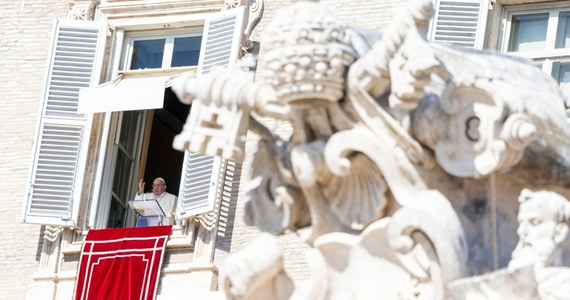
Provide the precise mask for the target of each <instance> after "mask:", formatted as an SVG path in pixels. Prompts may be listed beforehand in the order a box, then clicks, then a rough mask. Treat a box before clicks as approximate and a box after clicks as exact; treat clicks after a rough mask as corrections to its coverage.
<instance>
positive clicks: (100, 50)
mask: <svg viewBox="0 0 570 300" xmlns="http://www.w3.org/2000/svg"><path fill="white" fill-rule="evenodd" d="M225 2H227V3H224V1H222V0H208V1H172V2H165V1H125V0H123V1H120V0H113V1H111V0H107V1H68V2H63V3H62V2H61V1H36V2H33V3H28V2H26V1H22V2H20V3H15V2H14V3H11V2H10V3H1V4H0V8H1V11H3V12H4V14H5V17H3V18H2V21H1V22H2V26H1V28H2V32H1V34H0V52H1V53H2V55H1V56H0V57H1V58H0V66H1V73H0V87H2V91H3V93H2V96H0V102H1V105H2V109H1V110H0V113H1V114H3V119H4V121H3V122H2V123H1V124H2V125H3V126H2V128H3V130H2V131H1V132H2V133H1V134H2V138H1V139H0V143H2V144H3V145H2V147H0V149H2V150H1V151H2V156H1V158H0V159H1V160H2V163H1V165H2V169H1V170H2V171H1V172H2V176H1V178H3V179H2V180H3V181H2V182H3V183H4V185H5V186H6V187H7V193H6V195H7V199H5V200H4V205H3V209H2V210H0V211H1V217H2V218H1V221H0V224H2V230H1V231H0V232H1V233H0V234H1V235H2V238H3V239H4V241H6V242H4V243H2V245H1V246H0V247H1V248H0V255H1V258H2V260H1V261H2V263H1V264H0V266H1V268H2V272H1V274H2V275H0V298H8V297H11V298H15V299H24V298H29V299H69V298H71V297H72V296H73V288H74V280H75V276H76V273H77V262H78V258H79V253H80V249H81V243H82V239H83V238H84V237H85V234H86V232H87V231H88V230H89V229H92V228H110V227H128V226H133V225H134V216H133V215H132V214H131V213H129V210H128V206H127V200H129V199H131V198H132V197H134V193H135V191H136V187H137V182H138V179H139V178H144V179H145V181H146V182H147V186H148V185H150V182H151V181H152V179H153V178H154V177H157V176H161V177H164V178H165V179H166V181H167V183H168V190H169V191H170V192H172V193H176V194H177V195H178V197H179V201H180V203H181V204H182V205H181V206H182V207H181V208H180V209H179V210H178V211H177V214H178V215H177V217H178V220H179V221H178V223H177V224H176V225H175V229H174V231H173V233H172V235H171V238H170V240H169V244H168V245H167V254H166V256H165V262H164V265H163V270H162V275H161V279H160V283H159V290H158V298H159V299H160V298H164V299H166V298H177V297H184V296H186V297H199V298H206V297H210V298H215V297H220V298H223V294H222V293H221V292H220V290H221V287H220V286H219V280H218V279H219V278H218V277H219V274H220V272H223V270H221V269H220V268H222V266H223V261H224V258H225V257H226V256H227V255H228V254H230V253H234V252H237V251H239V250H240V249H241V248H243V247H244V246H245V245H246V244H247V243H248V242H249V241H251V240H253V239H254V238H255V237H256V236H257V235H258V234H259V231H258V230H257V229H254V228H250V227H247V226H245V224H244V223H243V220H242V217H243V202H244V201H245V195H244V193H245V186H247V173H248V171H249V169H248V168H249V167H248V165H247V162H248V159H249V156H248V154H250V153H251V152H252V151H251V150H250V149H253V148H254V147H255V140H256V138H255V136H254V135H253V134H252V135H251V138H250V139H249V140H248V143H247V144H246V151H245V158H244V163H243V164H241V163H235V162H230V161H223V160H220V159H217V158H206V159H204V158H201V157H197V156H194V155H192V154H189V153H186V154H185V153H183V152H180V151H176V150H173V149H172V140H173V139H174V137H175V135H176V134H177V133H178V132H180V130H182V127H183V124H184V122H185V118H186V115H187V114H188V113H189V111H190V108H189V107H188V106H184V105H182V104H180V103H179V102H178V101H177V100H176V99H175V98H174V97H172V94H171V92H170V91H169V89H168V87H169V80H172V79H173V78H175V77H176V76H177V74H180V73H181V72H186V71H195V72H198V73H200V72H207V68H208V62H207V59H206V58H205V57H206V53H205V52H207V51H210V52H208V53H217V52H216V50H215V48H216V45H215V44H208V45H205V44H207V43H206V39H207V37H213V36H214V35H215V34H218V33H217V32H213V31H210V29H212V30H213V28H215V27H216V24H221V23H224V22H225V23H228V22H229V23H230V25H229V27H228V30H229V31H228V32H221V33H219V34H221V35H222V36H223V37H224V38H225V40H224V42H222V44H223V45H222V46H233V47H229V48H228V49H226V50H224V51H225V52H224V51H222V52H223V54H224V55H226V56H224V58H223V59H225V63H226V64H230V63H232V62H233V61H235V60H237V58H238V56H239V54H240V51H241V48H242V47H243V46H244V45H245V42H246V40H244V39H242V37H243V36H244V35H245V36H248V37H249V40H252V41H262V39H263V29H264V28H265V27H266V26H267V23H268V22H269V21H270V20H271V18H272V16H274V15H275V14H277V13H278V10H279V8H282V7H284V6H286V5H288V4H290V3H291V2H292V1H266V2H265V3H264V5H265V10H264V12H263V18H262V19H261V21H260V23H259V24H258V25H257V27H255V29H254V30H253V32H248V24H249V23H248V22H251V21H252V20H253V19H254V18H255V13H253V12H251V11H252V9H250V8H249V9H248V8H244V7H243V4H245V3H231V2H232V1H225ZM233 2H239V1H233ZM403 2H404V1H399V0H395V1H372V0H370V1H358V2H354V1H341V0H336V1H329V0H326V1H324V0H323V1H321V3H322V4H323V5H326V6H328V7H329V8H331V9H332V10H333V11H335V12H336V14H337V15H338V16H339V18H340V19H342V20H345V21H347V22H348V23H349V24H352V25H355V26H359V27H362V28H366V29H367V30H370V31H371V32H372V31H375V30H382V29H383V28H385V27H386V26H387V25H388V24H389V22H390V20H391V19H392V17H393V16H394V15H395V13H396V11H397V9H398V7H401V6H402V4H403ZM254 3H257V4H258V5H259V3H260V2H259V1H258V2H254ZM435 4H436V15H435V17H434V21H433V24H432V26H431V30H430V32H429V33H428V37H429V38H430V39H431V40H433V41H436V42H451V43H454V44H456V45H458V46H463V47H471V48H477V49H483V48H485V49H489V50H496V51H499V52H502V53H507V54H512V55H517V56H521V57H523V58H526V59H532V60H533V61H534V62H535V64H537V66H539V67H540V68H542V70H543V71H544V72H546V73H549V74H551V75H552V76H553V77H554V78H555V79H556V80H558V82H560V84H561V86H562V87H564V86H565V84H567V82H570V76H567V75H566V74H567V73H568V74H570V68H569V67H568V66H570V62H569V61H568V57H570V52H569V51H568V50H566V40H567V39H568V37H567V36H568V35H570V33H566V28H567V27H568V26H567V24H566V22H567V20H566V19H567V18H568V16H570V3H568V2H565V1H548V2H538V1H486V0H482V1H453V2H447V1H436V3H435ZM216 22H220V23H216ZM212 24H213V25H212ZM569 24H570V23H569ZM244 32H245V33H244ZM569 32H570V31H569ZM236 36H238V38H237V39H236V38H235V37H236ZM83 39H86V40H85V43H81V44H80V45H77V44H73V42H74V41H77V40H82V41H83ZM70 40H71V43H72V45H69V44H66V43H68V42H69V41H70ZM210 45H213V46H212V47H213V48H207V47H206V46H210ZM58 46H59V47H61V48H65V47H72V48H73V49H72V50H70V51H69V52H72V53H73V54H74V55H75V56H73V55H71V56H69V55H67V54H68V53H67V52H66V50H65V49H63V50H62V52H58V48H57V47H58ZM61 48H60V49H61ZM212 49H213V50H212ZM260 55H263V45H261V52H260ZM61 60H63V65H58V62H60V61H61ZM86 61H88V62H86ZM214 64H215V63H214ZM66 72H67V73H66ZM78 78H79V79H78ZM62 82H63V85H62ZM106 82H110V83H111V85H109V84H107V85H104V86H100V84H104V83H106ZM98 86H100V87H98ZM110 86H111V87H112V88H111V89H110V91H111V92H110V93H107V92H106V91H105V90H104V88H105V87H110ZM70 87H71V88H70ZM88 87H91V88H93V89H92V92H93V93H92V94H91V96H90V97H91V98H89V97H87V96H81V97H80V95H79V94H78V93H79V90H80V89H81V88H88ZM155 92H158V94H154V93H155ZM161 92H162V93H161ZM106 93H107V94H106ZM98 97H99V98H100V99H104V101H103V100H101V101H91V102H89V101H88V100H84V99H91V100H92V99H94V98H95V99H97V98H98ZM156 100H158V103H156ZM85 101H87V102H85ZM270 127H273V129H276V130H278V128H281V127H282V126H281V125H280V124H277V123H275V124H271V125H270ZM283 134H286V129H285V130H283ZM203 168H205V172H204V173H200V172H199V171H198V170H202V169H203ZM199 175H201V176H202V177H199ZM185 176H187V177H185ZM196 182H205V187H204V186H201V187H196V186H194V184H196ZM468 189H473V190H477V191H476V192H474V191H471V194H478V193H479V194H481V193H483V192H481V190H483V189H484V188H482V187H477V186H473V187H470V188H468ZM194 191H199V192H198V193H197V194H196V193H195V192H194ZM469 193H470V192H469V191H466V192H465V194H469ZM483 194H484V193H483ZM45 199H49V201H46V200H45ZM52 200H53V201H52ZM46 203H47V204H46ZM60 205H63V206H61V207H60ZM505 205H510V204H505ZM489 213H490V212H489ZM22 220H23V221H24V222H22ZM507 227H508V226H507ZM507 229H509V228H507ZM489 230H491V229H489ZM485 234H488V231H486V232H485ZM283 240H284V242H283V245H284V246H286V251H290V252H291V253H296V252H299V253H300V252H301V251H302V250H303V247H304V246H303V244H302V243H301V242H299V240H298V239H297V238H296V237H295V236H294V235H287V236H285V237H283ZM509 243H510V244H512V246H513V247H514V244H515V243H516V241H512V242H509ZM509 243H508V244H509ZM489 247H490V246H489ZM507 248H508V247H507ZM511 248H512V247H511ZM492 250H493V249H491V250H489V249H487V250H486V251H481V254H483V255H484V254H488V255H490V253H493V252H495V251H492ZM511 250H512V249H503V250H502V252H498V254H497V255H499V256H508V255H510V252H511ZM297 257H299V258H298V260H294V261H287V262H286V268H287V269H288V270H289V272H290V273H291V274H292V275H293V277H294V278H298V279H303V278H304V277H306V276H307V273H306V272H307V270H306V266H305V264H304V261H303V258H301V257H300V256H297ZM498 261H505V259H503V258H501V259H498ZM482 272H483V271H482ZM46 295H50V296H46Z"/></svg>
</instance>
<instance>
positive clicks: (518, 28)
mask: <svg viewBox="0 0 570 300" xmlns="http://www.w3.org/2000/svg"><path fill="white" fill-rule="evenodd" d="M511 26H512V28H511V38H510V43H509V50H508V51H509V52H512V51H520V52H525V51H536V50H544V45H545V42H546V29H547V27H548V13H544V14H532V15H520V16H513V19H512V22H511Z"/></svg>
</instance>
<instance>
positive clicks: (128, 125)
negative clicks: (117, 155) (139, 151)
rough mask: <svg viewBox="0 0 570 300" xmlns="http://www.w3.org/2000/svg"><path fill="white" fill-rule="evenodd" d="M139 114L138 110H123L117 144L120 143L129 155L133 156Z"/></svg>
mask: <svg viewBox="0 0 570 300" xmlns="http://www.w3.org/2000/svg"><path fill="white" fill-rule="evenodd" d="M140 115H141V112H139V111H125V112H123V120H122V122H121V134H120V136H119V145H121V146H122V147H123V148H124V149H125V151H126V152H127V153H128V154H129V155H130V156H131V157H134V156H135V142H136V139H135V137H136V136H137V127H138V123H139V117H140Z"/></svg>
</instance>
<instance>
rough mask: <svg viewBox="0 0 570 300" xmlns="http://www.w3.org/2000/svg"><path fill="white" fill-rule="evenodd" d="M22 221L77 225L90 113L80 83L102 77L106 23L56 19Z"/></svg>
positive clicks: (84, 84)
mask: <svg viewBox="0 0 570 300" xmlns="http://www.w3.org/2000/svg"><path fill="white" fill-rule="evenodd" d="M54 27H55V32H54V36H53V38H52V44H51V50H50V56H49V65H48V71H47V76H46V82H45V85H44V93H43V96H42V109H41V113H40V120H39V122H38V129H37V132H36V138H35V145H34V156H33V161H32V166H31V170H30V176H29V182H28V183H29V185H28V188H27V199H26V202H25V207H24V214H23V221H24V222H27V223H36V224H47V225H63V226H76V224H77V217H78V209H79V200H80V196H81V186H82V183H83V182H82V179H83V174H82V172H83V170H84V168H85V160H86V150H87V144H88V139H89V131H90V127H91V116H90V115H86V114H79V113H77V104H78V97H79V89H80V88H83V87H89V86H92V85H94V84H96V83H98V80H99V75H100V69H101V68H100V67H101V63H100V62H101V60H102V57H103V50H104V43H105V38H106V24H104V23H100V22H93V21H77V20H61V21H58V22H56V24H55V26H54Z"/></svg>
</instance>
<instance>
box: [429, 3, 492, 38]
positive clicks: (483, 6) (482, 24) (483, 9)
mask: <svg viewBox="0 0 570 300" xmlns="http://www.w3.org/2000/svg"><path fill="white" fill-rule="evenodd" d="M488 5H489V0H436V1H435V7H436V9H435V16H434V19H433V23H432V30H431V35H430V40H431V41H434V42H440V43H449V44H452V45H455V46H459V47H465V48H473V49H483V44H484V41H485V28H486V23H487V14H488V11H489V9H488Z"/></svg>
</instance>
